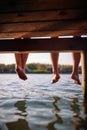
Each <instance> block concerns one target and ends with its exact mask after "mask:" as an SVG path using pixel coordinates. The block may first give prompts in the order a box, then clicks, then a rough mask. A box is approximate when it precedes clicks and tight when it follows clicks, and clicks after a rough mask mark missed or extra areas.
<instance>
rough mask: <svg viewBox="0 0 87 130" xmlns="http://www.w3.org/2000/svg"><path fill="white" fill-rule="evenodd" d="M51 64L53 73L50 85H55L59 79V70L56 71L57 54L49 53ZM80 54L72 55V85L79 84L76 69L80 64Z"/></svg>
mask: <svg viewBox="0 0 87 130" xmlns="http://www.w3.org/2000/svg"><path fill="white" fill-rule="evenodd" d="M50 57H51V62H52V71H53V79H52V83H56V82H57V81H58V80H59V79H60V75H59V70H58V59H59V53H57V52H56V53H50ZM80 58H81V56H80V53H79V52H75V53H72V59H73V68H72V74H71V78H72V79H73V80H74V83H76V84H81V83H80V80H79V76H78V67H79V63H80Z"/></svg>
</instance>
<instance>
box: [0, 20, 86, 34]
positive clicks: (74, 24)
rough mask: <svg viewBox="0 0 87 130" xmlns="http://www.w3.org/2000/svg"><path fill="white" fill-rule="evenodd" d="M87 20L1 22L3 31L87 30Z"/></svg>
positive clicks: (0, 29)
mask: <svg viewBox="0 0 87 130" xmlns="http://www.w3.org/2000/svg"><path fill="white" fill-rule="evenodd" d="M86 25H87V20H77V21H74V20H73V21H70V20H68V21H64V20H63V21H53V22H34V23H33V22H32V23H12V24H1V25H0V32H1V33H14V32H16V33H17V32H24V31H25V32H39V31H40V32H41V31H65V30H84V31H87V26H86Z"/></svg>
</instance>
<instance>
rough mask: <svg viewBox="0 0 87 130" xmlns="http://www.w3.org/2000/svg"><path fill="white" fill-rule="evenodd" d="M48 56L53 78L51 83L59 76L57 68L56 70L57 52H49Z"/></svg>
mask: <svg viewBox="0 0 87 130" xmlns="http://www.w3.org/2000/svg"><path fill="white" fill-rule="evenodd" d="M50 58H51V62H52V72H53V79H52V83H56V82H57V81H58V80H59V78H60V76H59V70H58V58H59V53H57V52H55V53H50Z"/></svg>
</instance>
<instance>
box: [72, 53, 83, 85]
mask: <svg viewBox="0 0 87 130" xmlns="http://www.w3.org/2000/svg"><path fill="white" fill-rule="evenodd" d="M80 58H81V56H80V53H79V52H75V53H72V59H73V68H72V74H71V78H72V79H73V80H74V83H75V84H81V83H80V80H79V75H78V67H79V63H80Z"/></svg>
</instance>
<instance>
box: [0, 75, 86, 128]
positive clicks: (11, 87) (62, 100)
mask: <svg viewBox="0 0 87 130" xmlns="http://www.w3.org/2000/svg"><path fill="white" fill-rule="evenodd" d="M51 78H52V75H50V74H30V75H28V80H27V81H21V80H20V79H19V78H18V77H17V75H16V74H13V75H11V74H2V75H0V130H87V104H86V103H84V101H83V98H82V86H81V85H75V84H73V81H72V80H71V79H70V75H67V74H66V75H61V79H60V81H59V82H58V83H56V84H53V85H52V84H51V83H50V82H51ZM80 79H81V75H80Z"/></svg>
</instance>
